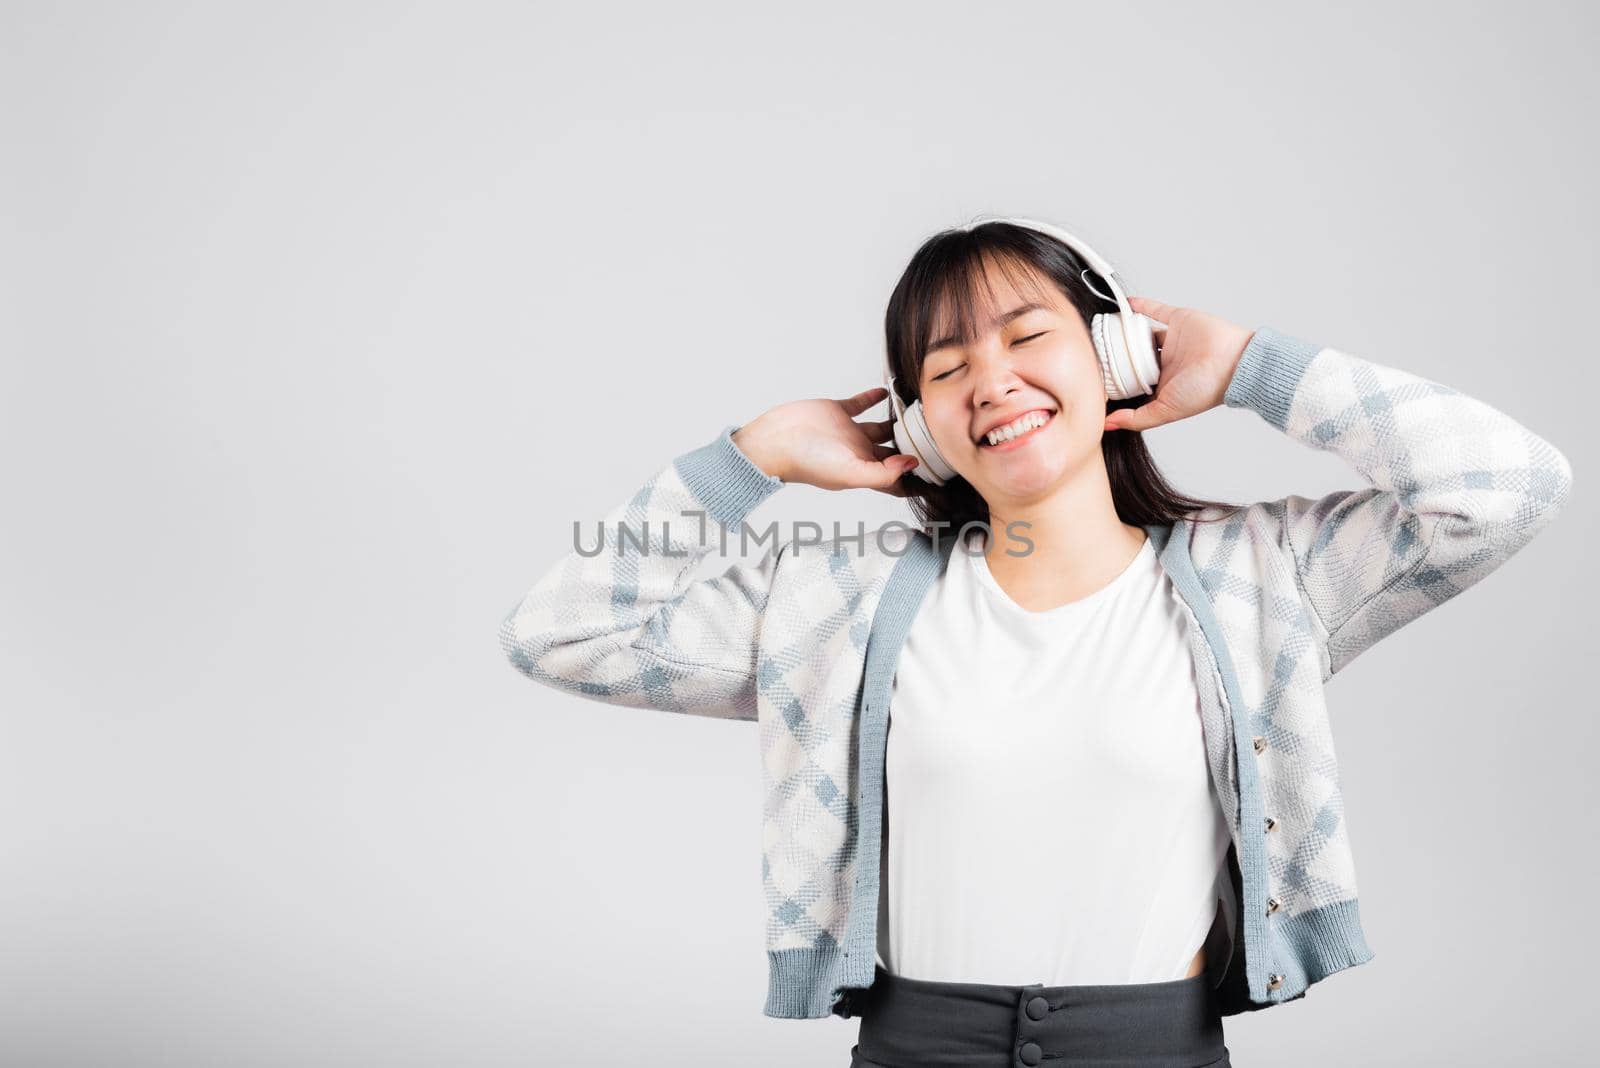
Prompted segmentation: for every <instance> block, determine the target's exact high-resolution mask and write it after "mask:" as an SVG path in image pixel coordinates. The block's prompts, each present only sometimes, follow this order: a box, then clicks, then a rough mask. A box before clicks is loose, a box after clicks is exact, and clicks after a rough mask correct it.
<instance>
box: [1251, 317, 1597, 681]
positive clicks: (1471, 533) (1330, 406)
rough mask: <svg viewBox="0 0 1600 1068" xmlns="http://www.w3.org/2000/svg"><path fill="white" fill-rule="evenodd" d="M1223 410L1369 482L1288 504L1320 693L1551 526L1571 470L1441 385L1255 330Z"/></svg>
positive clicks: (1533, 437) (1518, 428) (1515, 426)
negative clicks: (1255, 421)
mask: <svg viewBox="0 0 1600 1068" xmlns="http://www.w3.org/2000/svg"><path fill="white" fill-rule="evenodd" d="M1223 403H1224V404H1226V405H1228V406H1229V407H1233V408H1249V409H1250V410H1252V411H1254V412H1255V413H1256V414H1258V415H1260V416H1261V418H1263V419H1265V420H1266V421H1267V422H1268V423H1270V424H1271V425H1273V426H1275V427H1277V428H1278V429H1279V430H1281V431H1283V432H1284V433H1286V434H1288V435H1289V436H1290V437H1292V438H1294V439H1295V440H1297V441H1299V442H1301V443H1303V444H1305V445H1309V446H1311V447H1312V448H1314V449H1322V450H1325V451H1330V452H1334V453H1337V454H1338V455H1339V456H1341V457H1343V458H1344V459H1345V460H1346V461H1348V462H1349V463H1350V465H1351V466H1352V467H1354V468H1355V469H1356V470H1357V471H1358V472H1360V473H1361V475H1362V476H1363V477H1364V478H1365V479H1366V480H1367V481H1368V482H1369V483H1371V485H1370V486H1368V487H1366V488H1363V489H1358V490H1341V491H1339V492H1336V493H1330V494H1328V495H1326V496H1324V497H1320V498H1317V499H1315V500H1312V499H1309V498H1307V497H1303V496H1290V497H1287V498H1285V499H1284V500H1283V501H1282V502H1279V503H1281V504H1282V506H1283V508H1282V520H1283V536H1284V541H1285V543H1286V545H1287V546H1288V547H1289V549H1290V551H1291V552H1292V553H1293V556H1294V562H1295V569H1296V573H1297V575H1298V577H1299V581H1300V586H1301V589H1302V590H1303V591H1304V592H1305V595H1306V599H1307V600H1308V601H1309V602H1310V604H1311V606H1312V608H1313V609H1314V610H1315V612H1316V615H1317V616H1318V618H1319V620H1320V622H1321V624H1322V626H1323V628H1324V629H1325V637H1326V644H1327V664H1326V667H1325V669H1324V681H1326V679H1327V678H1328V677H1331V676H1332V675H1333V674H1334V673H1335V672H1337V671H1339V670H1340V669H1342V668H1343V667H1344V666H1345V665H1346V664H1348V663H1349V662H1350V661H1351V660H1353V659H1354V658H1355V657H1356V656H1357V655H1358V654H1360V653H1361V652H1362V651H1363V650H1365V649H1367V648H1369V647H1371V646H1372V645H1374V644H1375V643H1376V642H1378V641H1379V640H1380V639H1382V638H1384V637H1386V636H1387V635H1389V634H1392V633H1393V632H1394V631H1396V630H1398V629H1399V628H1400V627H1402V626H1404V625H1405V624H1406V623H1409V622H1410V621H1412V620H1414V619H1416V618H1418V617H1419V616H1421V615H1423V614H1424V613H1425V612H1427V611H1429V610H1430V609H1432V608H1435V607H1437V606H1438V605H1440V604H1443V603H1444V602H1445V601H1447V600H1449V599H1450V598H1451V597H1454V596H1455V595H1456V594H1458V593H1460V592H1462V591H1463V590H1465V589H1466V588H1467V587H1469V586H1471V585H1473V584H1474V583H1476V582H1478V581H1480V580H1482V579H1483V578H1484V576H1486V575H1488V574H1489V573H1490V572H1491V571H1493V570H1494V569H1495V568H1497V567H1499V566H1500V565H1501V564H1503V563H1505V562H1506V561H1507V560H1508V559H1510V558H1511V556H1512V555H1513V554H1514V553H1515V552H1516V551H1517V550H1518V549H1520V548H1522V546H1524V545H1526V544H1527V543H1528V541H1529V540H1531V539H1532V538H1533V536H1534V535H1535V534H1537V533H1538V532H1539V531H1540V530H1541V529H1543V528H1544V527H1545V526H1546V525H1547V524H1549V523H1550V522H1551V520H1553V519H1554V518H1555V517H1556V515H1557V513H1558V512H1559V511H1560V510H1561V508H1562V506H1563V505H1564V504H1565V503H1566V500H1567V497H1568V495H1569V493H1570V492H1571V488H1572V467H1571V465H1570V464H1569V463H1568V461H1567V458H1566V457H1565V456H1564V455H1562V453H1561V452H1560V451H1559V450H1558V449H1556V447H1555V446H1553V445H1551V444H1550V443H1549V442H1548V441H1545V440H1544V439H1543V438H1541V437H1539V436H1538V435H1537V434H1535V433H1533V432H1532V431H1530V430H1529V429H1527V428H1526V427H1524V426H1522V425H1521V424H1520V423H1518V422H1517V421H1516V420H1514V419H1512V418H1511V417H1510V416H1508V415H1506V414H1504V413H1503V412H1500V411H1498V410H1497V409H1495V408H1492V407H1490V406H1489V405H1487V404H1485V403H1483V402H1482V401H1479V400H1475V399H1473V398H1472V397H1469V396H1467V395H1466V394H1464V393H1461V392H1459V391H1458V390H1454V389H1451V388H1450V387H1449V386H1444V385H1440V384H1439V383H1437V382H1433V381H1430V380H1428V379H1426V378H1421V377H1419V376H1417V375H1414V374H1410V373H1408V372H1406V371H1402V370H1399V369H1397V368H1394V367H1387V366H1384V365H1382V364H1378V363H1374V362H1372V361H1370V360H1364V359H1361V358H1360V357H1358V356H1352V355H1350V354H1348V353H1344V352H1340V351H1338V350H1336V349H1332V348H1327V347H1322V346H1318V345H1315V344H1312V343H1311V342H1308V341H1303V340H1301V339H1299V338H1296V337H1291V336H1289V335H1287V334H1282V333H1279V332H1277V331H1274V330H1271V329H1267V328H1262V329H1259V330H1257V331H1256V332H1255V335H1254V337H1253V338H1252V339H1251V341H1250V343H1249V345H1248V346H1247V347H1246V348H1245V350H1244V353H1243V355H1242V356H1241V357H1240V359H1239V363H1238V367H1237V369H1236V370H1235V372H1234V374H1233V377H1232V379H1231V380H1230V382H1229V384H1228V388H1227V392H1226V394H1225V395H1224V398H1223Z"/></svg>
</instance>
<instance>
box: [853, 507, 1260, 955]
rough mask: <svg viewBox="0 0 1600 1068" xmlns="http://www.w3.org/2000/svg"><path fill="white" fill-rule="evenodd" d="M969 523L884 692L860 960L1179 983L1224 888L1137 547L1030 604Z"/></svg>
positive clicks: (1151, 583)
mask: <svg viewBox="0 0 1600 1068" xmlns="http://www.w3.org/2000/svg"><path fill="white" fill-rule="evenodd" d="M968 535H969V537H968V540H967V546H966V547H963V546H962V545H956V546H954V547H953V549H952V551H951V554H950V564H949V567H948V568H947V569H946V571H945V574H944V575H943V576H941V578H940V579H939V580H938V581H936V582H935V583H934V584H933V586H932V587H930V588H929V590H928V593H927V595H926V600H925V601H924V602H923V604H922V606H921V607H920V609H919V610H918V613H917V616H916V618H915V619H914V620H913V622H912V625H911V629H910V631H909V633H908V634H907V636H906V642H905V646H904V648H903V649H902V651H901V653H900V659H899V661H898V663H897V665H896V672H895V679H894V684H893V688H892V689H891V692H890V710H889V734H888V749H887V752H886V755H885V760H886V770H885V777H886V785H885V788H886V793H887V811H886V812H885V816H884V818H885V821H886V825H885V826H886V829H885V834H884V849H883V851H882V869H881V871H880V883H879V888H880V890H879V893H880V897H879V913H878V945H877V951H878V963H879V964H880V965H882V966H883V967H884V968H885V969H886V970H887V971H888V972H890V973H891V974H894V975H900V976H905V977H907V978H913V979H926V980H933V981H939V982H971V983H1001V984H1024V983H1043V984H1045V985H1047V986H1063V985H1068V984H1080V983H1145V982H1162V981H1166V980H1171V979H1181V978H1184V977H1185V976H1186V975H1187V973H1188V969H1189V963H1190V961H1191V960H1192V959H1193V957H1194V954H1195V952H1196V950H1198V949H1199V948H1200V946H1201V945H1202V944H1203V943H1204V941H1205V938H1206V934H1207V932H1208V931H1209V930H1210V927H1211V922H1212V917H1213V914H1214V912H1215V909H1216V906H1217V901H1218V899H1219V898H1221V897H1223V896H1224V895H1228V893H1229V892H1228V890H1226V889H1223V888H1222V887H1223V886H1224V885H1225V884H1226V880H1227V879H1228V873H1227V869H1226V856H1227V849H1228V841H1229V835H1228V827H1227V822H1226V820H1225V819H1224V817H1223V815H1222V810H1221V807H1220V805H1219V804H1218V802H1217V799H1216V795H1215V793H1214V792H1213V791H1212V789H1211V781H1210V774H1209V770H1208V768H1207V765H1206V750H1205V743H1204V738H1203V737H1202V734H1201V721H1200V695H1199V692H1198V691H1197V689H1196V687H1195V678H1194V661H1193V657H1192V656H1191V655H1190V652H1189V646H1188V637H1187V623H1186V620H1185V617H1184V615H1183V610H1182V607H1181V606H1180V604H1179V603H1178V601H1177V599H1176V598H1177V594H1176V593H1175V592H1174V591H1173V589H1172V584H1171V581H1170V580H1169V579H1168V578H1167V575H1166V572H1165V570H1164V569H1163V568H1162V567H1161V562H1160V560H1159V558H1158V557H1157V556H1156V552H1155V547H1154V546H1153V545H1152V544H1151V543H1150V541H1149V539H1148V538H1147V539H1146V540H1145V543H1144V547H1143V548H1142V549H1141V550H1140V551H1139V554H1138V555H1137V556H1136V557H1135V558H1134V559H1133V561H1132V563H1130V564H1129V566H1128V567H1127V568H1126V569H1125V570H1124V571H1123V572H1122V573H1121V574H1120V575H1118V576H1117V577H1116V578H1115V579H1113V580H1112V581H1111V582H1110V583H1109V584H1108V585H1106V586H1104V587H1102V588H1101V589H1099V590H1097V591H1095V592H1094V593H1091V594H1089V595H1088V596H1087V597H1083V598H1081V599H1079V600H1077V601H1073V602H1071V603H1070V604H1065V605H1061V606H1059V607H1057V608H1053V609H1050V610H1048V611H1044V612H1032V611H1029V610H1027V609H1024V608H1023V607H1021V606H1020V605H1018V604H1017V603H1016V602H1015V601H1013V600H1012V599H1011V598H1010V596H1009V595H1008V594H1006V592H1005V591H1004V590H1003V589H1001V588H1000V585H999V584H998V583H997V582H996V581H995V579H994V576H993V575H992V574H991V573H990V571H989V568H988V565H987V562H986V561H985V559H984V556H983V551H982V547H983V543H984V538H985V531H983V530H982V529H979V528H973V529H971V530H970V531H969V532H968ZM1005 544H1006V546H1009V547H1020V545H1019V543H1017V542H1014V541H1010V540H1007V541H1006V543H1005Z"/></svg>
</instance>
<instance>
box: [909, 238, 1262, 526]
mask: <svg viewBox="0 0 1600 1068" xmlns="http://www.w3.org/2000/svg"><path fill="white" fill-rule="evenodd" d="M986 260H987V261H989V262H992V263H993V264H995V265H996V266H997V267H999V268H1000V270H1001V271H1003V272H1004V274H1005V276H1006V278H1007V279H1008V280H1010V281H1011V282H1012V284H1013V285H1015V286H1016V287H1017V290H1018V291H1019V292H1033V293H1037V292H1038V287H1039V284H1040V281H1041V279H1046V278H1047V279H1049V280H1050V281H1052V282H1054V283H1055V285H1056V287H1057V288H1058V289H1059V290H1060V291H1061V292H1062V293H1063V294H1065V296H1066V298H1067V300H1068V301H1069V302H1070V303H1071V304H1072V306H1073V307H1074V308H1076V309H1077V311H1078V314H1079V315H1081V316H1082V317H1083V323H1084V327H1085V328H1088V326H1089V323H1090V321H1091V320H1092V319H1093V317H1094V315H1095V314H1096V313H1097V312H1113V313H1114V312H1116V311H1118V307H1117V304H1116V302H1115V301H1110V300H1106V299H1105V298H1103V297H1101V296H1099V295H1098V294H1096V293H1095V292H1094V290H1092V289H1090V288H1089V287H1088V285H1087V284H1085V282H1084V280H1083V277H1082V274H1081V273H1080V272H1082V271H1083V270H1084V269H1085V268H1086V267H1087V266H1088V265H1087V264H1086V263H1085V262H1084V261H1083V259H1082V258H1081V257H1080V256H1079V255H1078V254H1077V253H1076V252H1074V251H1073V250H1072V249H1070V248H1068V247H1067V246H1066V245H1065V244H1063V243H1062V242H1060V241H1058V240H1056V239H1055V238H1054V237H1051V236H1050V235H1048V234H1044V233H1040V232H1039V231H1037V230H1034V229H1031V228H1028V227H1022V226H1017V225H1014V224H1012V223H1007V222H999V221H995V222H985V223H982V224H980V225H978V226H974V227H973V228H972V229H970V230H959V229H952V230H943V231H941V232H939V233H937V234H935V235H933V236H932V237H930V238H929V239H928V240H927V241H925V242H923V244H922V247H921V248H919V249H917V252H916V255H914V256H912V257H911V262H910V263H909V264H908V265H907V266H906V269H905V272H904V273H903V274H902V275H901V276H900V281H899V282H898V283H897V284H896V285H895V288H894V293H893V294H891V295H890V297H889V307H888V310H887V312H885V314H884V321H883V329H884V340H885V344H886V346H887V349H888V363H889V370H890V373H891V374H893V375H894V377H895V386H896V392H897V393H898V394H899V396H900V400H901V401H902V402H903V403H904V404H906V405H910V404H911V403H913V402H914V401H916V400H917V399H918V397H919V395H920V393H921V386H920V383H921V381H922V363H923V358H924V357H925V355H926V353H927V348H928V345H929V343H930V342H931V341H932V340H933V337H932V332H933V330H934V329H935V327H936V326H937V325H938V323H937V321H936V317H937V316H938V315H939V313H940V311H941V310H942V309H946V308H948V309H950V310H952V311H953V312H954V314H955V319H956V323H955V330H954V332H955V334H956V336H957V337H958V338H959V339H960V342H961V344H963V345H967V344H971V343H972V342H974V341H975V340H976V339H977V338H976V333H977V332H976V329H975V320H976V318H977V317H976V314H975V309H977V308H978V307H979V306H980V301H979V300H978V299H977V294H978V287H979V286H980V285H981V286H984V287H985V289H987V288H988V279H987V277H986V274H985V271H984V264H985V261H986ZM1091 273H1094V274H1095V277H1096V278H1098V277H1099V275H1098V273H1097V272H1091ZM1098 288H1100V289H1101V290H1102V291H1104V292H1108V293H1109V292H1110V291H1111V287H1110V285H1108V284H1107V283H1106V282H1105V281H1104V280H1103V279H1102V280H1100V281H1099V283H1098ZM989 295H990V300H989V302H988V303H990V304H992V303H993V293H992V291H991V292H990V294H989ZM1148 399H1149V398H1148V396H1141V397H1130V398H1127V399H1124V400H1112V401H1108V402H1107V403H1106V412H1107V414H1109V413H1111V412H1113V411H1115V410H1116V409H1118V408H1132V407H1137V406H1138V405H1140V404H1142V403H1144V402H1145V401H1146V400H1148ZM1100 450H1101V453H1102V454H1103V455H1104V457H1105V464H1106V476H1107V478H1108V480H1109V481H1110V484H1111V500H1112V504H1113V505H1114V507H1115V508H1116V511H1117V517H1118V518H1119V519H1121V520H1122V522H1124V523H1130V524H1137V525H1139V526H1143V525H1145V524H1147V523H1161V524H1170V523H1172V522H1174V521H1175V520H1177V519H1182V518H1193V517H1192V516H1190V513H1191V512H1197V511H1199V510H1201V509H1204V508H1224V509H1228V510H1230V511H1231V510H1233V509H1237V508H1240V507H1242V505H1238V504H1233V503H1229V502H1224V501H1208V500H1199V499H1196V498H1192V497H1188V496H1185V495H1183V494H1180V493H1179V492H1177V491H1176V490H1175V489H1173V488H1172V486H1171V485H1170V484H1169V483H1168V482H1167V480H1166V478H1164V477H1163V476H1162V474H1161V472H1160V471H1159V470H1158V469H1157V468H1156V465H1155V463H1154V461H1153V460H1152V459H1151V457H1150V452H1149V450H1148V449H1146V448H1145V444H1144V438H1143V437H1142V436H1141V435H1140V434H1139V432H1137V431H1134V430H1112V431H1108V432H1106V433H1105V434H1104V435H1103V436H1102V438H1101V440H1100ZM901 485H902V486H904V487H905V488H906V490H907V491H908V496H907V498H906V500H907V503H908V504H910V506H911V510H912V512H913V513H914V514H915V515H916V517H917V520H918V522H920V523H921V524H922V525H923V528H924V529H925V530H930V531H931V530H932V529H934V527H933V524H935V523H948V524H949V526H948V527H946V528H944V529H945V530H947V531H958V530H960V529H961V528H962V526H963V524H966V523H972V522H978V523H983V524H985V525H987V524H988V522H989V505H988V504H987V502H985V501H984V499H983V497H982V496H981V495H980V494H979V493H978V491H977V490H976V489H975V488H974V487H973V485H972V483H970V482H968V481H967V480H966V479H965V478H962V477H961V476H960V475H956V476H955V477H953V478H951V479H949V480H948V481H947V482H945V484H944V485H942V486H935V485H933V484H932V483H931V482H925V481H923V480H922V479H920V478H918V477H916V476H915V475H903V476H901ZM1214 518H1220V517H1214Z"/></svg>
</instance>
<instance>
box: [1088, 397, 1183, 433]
mask: <svg viewBox="0 0 1600 1068" xmlns="http://www.w3.org/2000/svg"><path fill="white" fill-rule="evenodd" d="M1175 419H1176V416H1174V415H1173V414H1172V412H1171V411H1169V410H1168V407H1167V405H1166V404H1165V403H1163V402H1162V401H1160V400H1152V401H1150V402H1148V403H1146V404H1141V405H1139V407H1137V408H1118V409H1117V410H1116V411H1114V412H1112V413H1111V414H1110V415H1108V416H1106V423H1105V427H1106V430H1107V431H1108V432H1109V431H1112V430H1132V431H1135V432H1138V431H1143V430H1149V429H1151V428H1152V427H1158V426H1162V425H1164V424H1166V423H1170V422H1173V421H1174V420H1175Z"/></svg>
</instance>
